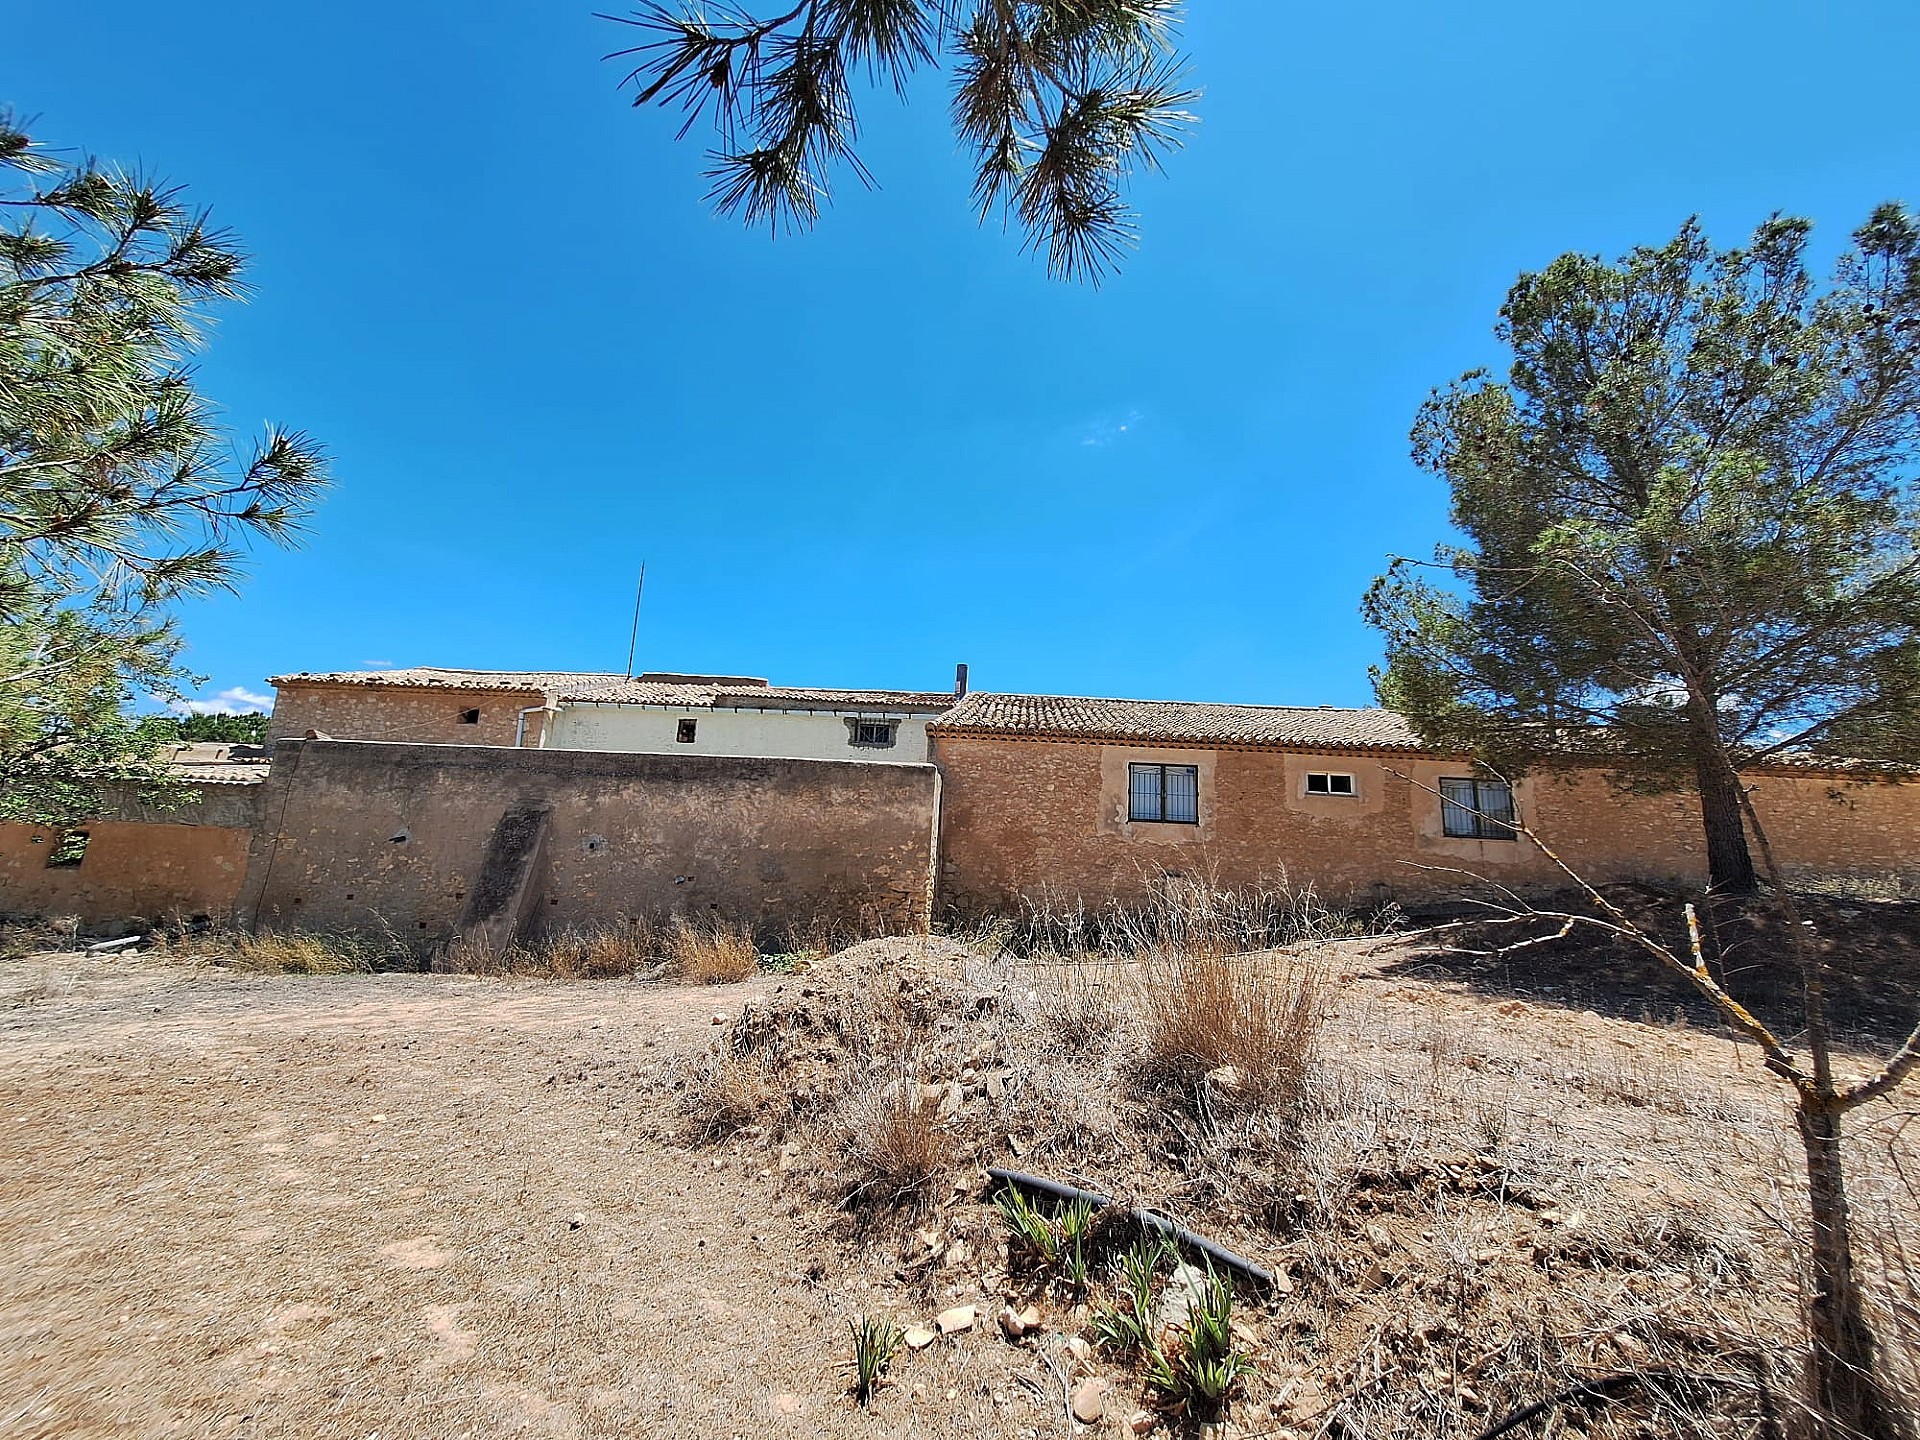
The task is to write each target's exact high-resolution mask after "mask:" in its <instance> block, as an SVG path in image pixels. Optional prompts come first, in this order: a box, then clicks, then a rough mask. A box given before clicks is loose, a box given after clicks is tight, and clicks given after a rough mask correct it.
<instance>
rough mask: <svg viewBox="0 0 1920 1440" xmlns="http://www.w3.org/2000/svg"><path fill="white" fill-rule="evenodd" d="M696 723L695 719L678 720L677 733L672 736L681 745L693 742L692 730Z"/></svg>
mask: <svg viewBox="0 0 1920 1440" xmlns="http://www.w3.org/2000/svg"><path fill="white" fill-rule="evenodd" d="M697 725H698V722H697V721H693V720H682V721H681V722H680V730H679V733H678V734H676V735H675V736H674V737H673V738H674V739H675V740H678V741H679V742H680V743H681V744H682V745H691V744H693V732H694V729H695V728H696V726H697Z"/></svg>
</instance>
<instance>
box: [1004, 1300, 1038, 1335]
mask: <svg viewBox="0 0 1920 1440" xmlns="http://www.w3.org/2000/svg"><path fill="white" fill-rule="evenodd" d="M1000 1328H1001V1329H1002V1330H1003V1331H1005V1332H1006V1336H1007V1338H1008V1339H1009V1340H1018V1339H1020V1338H1021V1337H1022V1336H1025V1335H1030V1334H1032V1333H1033V1332H1034V1331H1035V1330H1038V1329H1039V1328H1040V1311H1039V1309H1038V1307H1036V1306H1033V1305H1029V1306H1028V1307H1027V1308H1026V1309H1024V1310H1016V1309H1014V1308H1013V1306H1011V1305H1009V1306H1007V1307H1006V1308H1005V1309H1003V1310H1002V1311H1001V1312H1000Z"/></svg>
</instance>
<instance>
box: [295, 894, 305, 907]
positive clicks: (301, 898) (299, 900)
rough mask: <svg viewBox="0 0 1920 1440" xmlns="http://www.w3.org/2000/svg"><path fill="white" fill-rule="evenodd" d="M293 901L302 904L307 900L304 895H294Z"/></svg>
mask: <svg viewBox="0 0 1920 1440" xmlns="http://www.w3.org/2000/svg"><path fill="white" fill-rule="evenodd" d="M293 903H294V904H296V905H304V904H306V903H307V900H306V896H304V895H296V896H294V897H293Z"/></svg>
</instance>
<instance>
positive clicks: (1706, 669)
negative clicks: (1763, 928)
mask: <svg viewBox="0 0 1920 1440" xmlns="http://www.w3.org/2000/svg"><path fill="white" fill-rule="evenodd" d="M1810 228H1811V227H1810V226H1809V225H1808V223H1807V222H1806V221H1803V220H1798V219H1791V218H1784V217H1779V216H1776V217H1774V218H1773V219H1771V220H1769V221H1768V222H1766V223H1765V224H1763V225H1761V226H1760V227H1759V229H1758V230H1757V231H1756V232H1755V233H1754V236H1753V239H1752V242H1751V243H1750V244H1749V245H1748V246H1746V247H1745V248H1743V249H1735V250H1728V251H1716V250H1715V249H1713V248H1712V246H1711V245H1710V244H1709V243H1708V241H1707V239H1706V237H1705V236H1704V235H1703V234H1702V233H1701V230H1700V227H1699V226H1698V224H1697V223H1692V222H1690V223H1688V224H1687V225H1686V226H1684V227H1683V228H1682V229H1681V231H1680V232H1679V234H1678V235H1676V236H1675V237H1674V239H1673V240H1672V241H1670V242H1669V243H1667V244H1665V245H1662V246H1659V247H1657V248H1643V249H1638V250H1635V251H1634V252H1633V253H1631V254H1629V255H1627V256H1626V257H1624V258H1623V259H1621V260H1620V261H1619V262H1617V263H1614V264H1609V263H1607V262H1605V261H1603V260H1601V259H1600V258H1598V257H1595V256H1586V255H1565V256H1562V257H1561V258H1560V259H1558V260H1556V261H1554V263H1553V264H1552V265H1550V266H1548V267H1547V268H1546V269H1545V270H1543V271H1541V272H1539V273H1538V274H1529V275H1524V276H1522V277H1521V279H1520V281H1519V282H1518V283H1517V284H1516V285H1515V286H1514V287H1513V289H1512V291H1511V292H1510V294H1509V295H1508V297H1507V301H1506V304H1505V305H1504V307H1503V308H1502V310H1501V312H1500V323H1499V327H1498V330H1497V332H1496V333H1497V335H1498V337H1499V338H1500V340H1501V341H1502V342H1503V343H1504V344H1505V345H1506V346H1508V347H1509V348H1510V349H1511V351H1512V355H1513V361H1512V366H1511V369H1510V371H1509V374H1508V377H1507V379H1506V381H1505V383H1501V382H1499V381H1497V380H1495V379H1493V378H1492V377H1491V376H1489V375H1487V374H1485V373H1477V374H1472V375H1468V376H1466V377H1464V378H1463V379H1462V380H1460V381H1459V382H1457V383H1456V384H1454V385H1452V386H1450V387H1448V388H1446V389H1444V390H1440V391H1437V392H1435V394H1434V395H1433V396H1432V397H1431V398H1430V399H1429V401H1428V402H1427V404H1426V405H1425V407H1424V408H1423V409H1422V411H1421V413H1420V416H1419V419H1418V421H1417V423H1416V425H1415V427H1414V432H1413V446H1414V458H1415V460H1416V462H1417V463H1419V464H1420V465H1422V466H1423V467H1425V468H1426V469H1428V470H1430V471H1432V472H1433V473H1435V474H1437V475H1439V476H1441V477H1442V478H1443V479H1445V480H1446V482H1447V483H1448V485H1449V486H1450V487H1451V490H1452V497H1453V508H1452V517H1453V522H1454V524H1455V526H1456V527H1457V528H1458V529H1459V530H1460V531H1461V532H1462V535H1463V537H1464V540H1463V543H1461V544H1458V545H1450V546H1443V547H1441V548H1440V549H1439V550H1438V551H1437V552H1436V554H1435V557H1434V561H1433V562H1432V564H1431V566H1423V565H1416V564H1413V563H1411V562H1408V561H1405V560H1399V561H1395V562H1394V564H1393V566H1392V568H1391V569H1390V570H1389V572H1388V573H1387V574H1386V575H1385V576H1383V577H1381V579H1380V580H1378V581H1376V582H1375V585H1374V588H1373V589H1372V591H1371V592H1370V594H1369V596H1368V598H1367V602H1366V612H1367V615H1368V617H1369V619H1370V620H1371V621H1372V623H1373V624H1374V625H1376V626H1377V627H1379V628H1380V629H1381V630H1382V631H1383V632H1384V633H1385V636H1386V661H1387V663H1386V667H1385V670H1384V672H1383V673H1380V674H1378V675H1377V685H1378V689H1379V693H1380V696H1381V699H1382V701H1383V702H1384V703H1386V704H1389V705H1391V706H1394V707H1395V708H1397V709H1400V710H1402V711H1404V712H1405V713H1406V714H1407V715H1408V716H1409V717H1410V718H1411V719H1412V721H1413V723H1414V725H1415V727H1416V728H1417V729H1418V730H1419V732H1420V733H1421V735H1422V736H1423V737H1424V738H1425V739H1426V740H1428V741H1429V742H1430V743H1433V744H1436V745H1440V746H1444V747H1446V748H1450V749H1461V750H1465V751H1468V752H1470V753H1473V754H1475V755H1477V756H1479V757H1481V758H1483V759H1485V760H1487V761H1488V762H1489V763H1491V764H1493V765H1495V766H1496V767H1499V768H1502V769H1513V770H1517V769H1524V768H1526V767H1527V766H1528V765H1530V764H1533V763H1536V762H1538V761H1539V760H1541V759H1543V758H1547V757H1551V756H1554V755H1564V754H1577V755H1582V756H1591V755H1593V754H1594V753H1596V752H1601V753H1604V754H1605V755H1606V756H1607V757H1608V758H1609V759H1610V761H1611V762H1613V763H1614V764H1615V765H1616V766H1617V767H1618V769H1619V772H1620V773H1621V774H1622V775H1624V776H1625V777H1627V778H1628V779H1629V780H1631V781H1633V782H1634V783H1638V784H1641V785H1644V786H1646V787H1649V788H1678V787H1682V786H1698V787H1699V788H1700V789H1701V792H1702V796H1703V807H1704V811H1705V813H1704V819H1705V822H1706V825H1707V829H1708V832H1709V833H1708V838H1709V842H1710V843H1709V850H1710V858H1712V859H1713V861H1714V864H1713V869H1714V878H1715V881H1716V883H1717V884H1721V885H1723V886H1724V887H1726V888H1733V889H1743V888H1749V887H1750V884H1751V879H1752V870H1751V862H1750V861H1749V860H1747V859H1746V851H1745V843H1744V839H1743V838H1742V836H1741V824H1740V819H1739V815H1738V805H1739V797H1738V785H1737V778H1736V777H1735V776H1733V775H1728V774H1723V773H1721V771H1722V769H1723V768H1724V765H1723V762H1722V761H1720V760H1719V759H1718V758H1717V757H1719V756H1721V755H1725V756H1727V757H1730V759H1731V761H1732V764H1733V766H1734V768H1735V769H1738V768H1741V767H1746V766H1750V765H1754V764H1759V763H1764V762H1767V761H1777V760H1782V759H1786V758H1789V757H1792V756H1795V755H1801V754H1806V753H1809V752H1811V753H1815V754H1822V755H1826V756H1829V757H1832V756H1843V757H1851V758H1854V759H1856V760H1858V761H1862V762H1867V763H1869V764H1873V765H1880V766H1898V767H1904V766H1909V765H1912V764H1915V763H1917V762H1920V547H1917V545H1916V542H1917V541H1920V512H1917V511H1916V507H1915V495H1914V488H1913V482H1914V479H1915V474H1916V465H1917V464H1920V227H1917V226H1916V224H1915V222H1914V220H1913V218H1912V217H1911V216H1909V215H1908V214H1907V212H1906V211H1905V210H1903V209H1902V208H1901V207H1899V206H1898V205H1893V204H1888V205H1883V206H1881V207H1880V208H1879V209H1877V210H1876V211H1875V212H1874V213H1873V215H1872V216H1871V218H1870V219H1869V220H1868V221H1867V223H1866V224H1865V225H1863V226H1861V227H1860V229H1859V230H1858V231H1857V232H1855V234H1854V236H1853V244H1852V246H1851V247H1850V248H1849V249H1848V250H1847V251H1846V253H1845V254H1844V255H1843V256H1842V257H1841V258H1840V260H1839V262H1838V264H1837V267H1836V269H1835V271H1834V273H1833V276H1832V279H1831V281H1830V283H1828V284H1825V285H1818V284H1816V283H1815V281H1814V279H1813V277H1812V275H1811V273H1810V270H1809V267H1808V264H1807V259H1806V250H1807V243H1808V236H1809V232H1810ZM1729 826H1730V827H1731V828H1730V829H1729ZM1743 862H1744V864H1745V873H1744V874H1741V873H1739V872H1740V871H1741V868H1742V864H1743Z"/></svg>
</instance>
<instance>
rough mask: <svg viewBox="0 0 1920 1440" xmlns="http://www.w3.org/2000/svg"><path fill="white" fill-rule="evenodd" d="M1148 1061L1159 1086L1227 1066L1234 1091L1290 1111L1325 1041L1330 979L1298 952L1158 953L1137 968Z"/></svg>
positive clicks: (1197, 1080) (1186, 1085) (1197, 1079)
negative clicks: (1232, 1073)
mask: <svg viewBox="0 0 1920 1440" xmlns="http://www.w3.org/2000/svg"><path fill="white" fill-rule="evenodd" d="M1139 985H1140V995H1139V1002H1138V1003H1139V1012H1140V1030H1141V1041H1142V1046H1143V1054H1142V1066H1143V1068H1144V1070H1145V1072H1146V1074H1147V1076H1148V1077H1149V1079H1150V1080H1152V1081H1153V1082H1155V1083H1159V1084H1166V1085H1175V1086H1179V1087H1181V1088H1183V1089H1192V1088H1195V1087H1197V1086H1198V1085H1200V1084H1201V1083H1202V1082H1203V1081H1204V1080H1205V1079H1206V1077H1207V1076H1209V1075H1210V1074H1212V1073H1213V1072H1215V1071H1218V1070H1220V1069H1221V1068H1222V1067H1227V1066H1230V1067H1232V1069H1233V1070H1234V1071H1235V1072H1237V1075H1235V1076H1231V1077H1222V1079H1224V1080H1225V1081H1226V1085H1225V1089H1226V1090H1227V1092H1228V1093H1229V1094H1232V1093H1233V1092H1235V1091H1237V1092H1238V1093H1239V1094H1240V1095H1242V1096H1244V1097H1246V1098H1248V1099H1251V1100H1256V1101H1259V1102H1261V1103H1263V1104H1266V1105H1270V1106H1275V1107H1284V1106H1287V1105H1290V1104H1291V1103H1292V1102H1293V1101H1294V1100H1296V1099H1297V1098H1298V1097H1299V1096H1300V1094H1301V1092H1302V1091H1303V1089H1304V1088H1305V1085H1306V1080H1307V1073H1308V1069H1309V1067H1310V1066H1311V1065H1312V1063H1313V1058H1314V1052H1315V1049H1316V1047H1317V1045H1318V1043H1319V1038H1320V1031H1321V1026H1322V1019H1323V1013H1324V1012H1323V1008H1322V1003H1321V1001H1322V991H1323V989H1324V982H1323V979H1322V971H1321V968H1320V966H1319V964H1318V963H1316V962H1315V961H1314V960H1312V959H1310V958H1305V957H1301V956H1296V955H1286V954H1271V955H1242V956H1221V955H1212V954H1166V953H1159V954H1150V955H1148V956H1147V957H1146V958H1145V959H1143V960H1142V962H1141V964H1140V971H1139Z"/></svg>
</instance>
